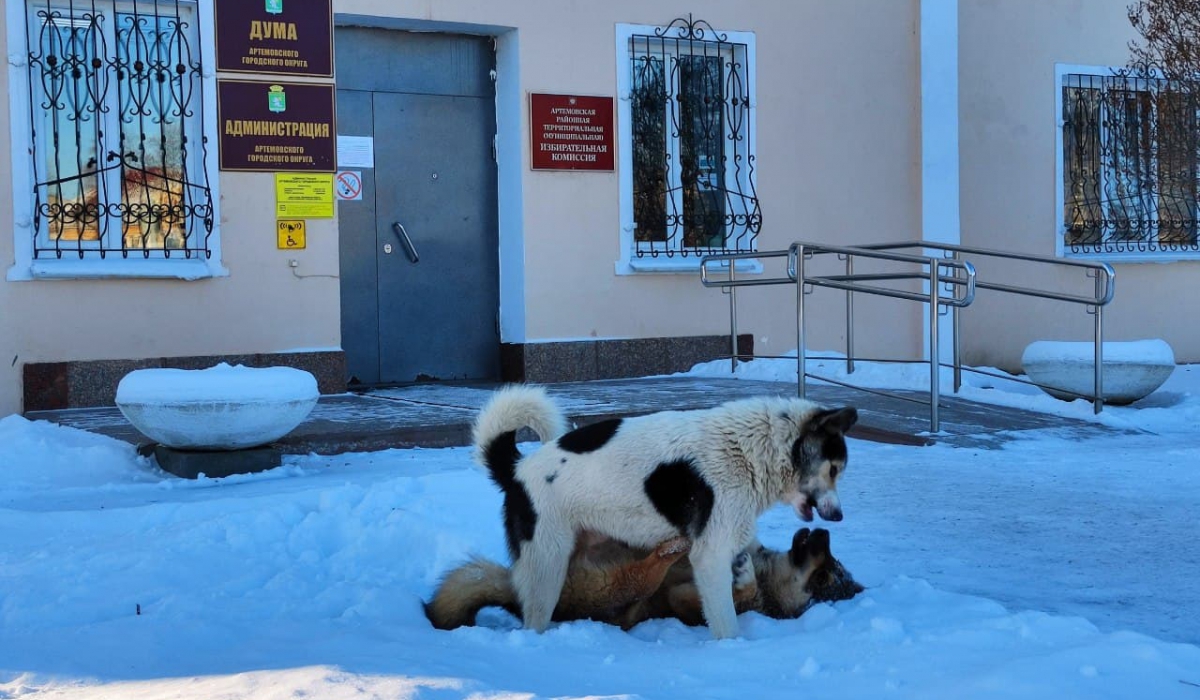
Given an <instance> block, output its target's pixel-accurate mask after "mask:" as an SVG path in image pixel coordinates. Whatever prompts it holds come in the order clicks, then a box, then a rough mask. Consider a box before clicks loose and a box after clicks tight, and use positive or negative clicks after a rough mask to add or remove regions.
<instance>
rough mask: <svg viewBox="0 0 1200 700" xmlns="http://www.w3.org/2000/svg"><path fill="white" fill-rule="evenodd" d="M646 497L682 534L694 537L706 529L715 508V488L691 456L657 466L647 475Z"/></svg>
mask: <svg viewBox="0 0 1200 700" xmlns="http://www.w3.org/2000/svg"><path fill="white" fill-rule="evenodd" d="M645 489H646V496H647V497H649V499H650V502H651V503H652V504H654V507H655V509H656V510H658V512H659V513H660V514H661V515H662V516H663V517H664V518H666V519H667V522H669V523H671V524H672V525H674V526H675V527H677V528H679V531H680V533H682V534H685V535H687V536H689V537H691V538H693V539H695V538H697V537H699V536H700V534H701V533H702V532H704V528H705V527H706V526H707V525H708V519H709V517H710V516H711V515H712V509H713V489H712V486H710V485H709V484H708V482H707V481H705V480H704V477H703V476H701V475H700V472H699V471H697V470H696V465H694V464H693V463H692V461H691V460H689V459H680V460H675V461H674V462H665V463H663V464H660V465H658V466H657V467H656V468H655V469H654V471H653V472H651V473H650V476H648V477H646V483H645Z"/></svg>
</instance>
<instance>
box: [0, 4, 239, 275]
mask: <svg viewBox="0 0 1200 700" xmlns="http://www.w3.org/2000/svg"><path fill="white" fill-rule="evenodd" d="M5 1H6V3H7V4H6V6H5V20H6V27H7V39H8V50H9V61H8V79H9V129H10V137H11V143H12V155H11V158H12V176H13V177H12V188H13V221H12V224H13V226H12V235H13V257H14V263H13V265H12V267H10V268H9V269H8V273H7V279H8V280H9V281H28V280H39V279H102V278H159V279H161V278H167V279H181V280H195V279H204V278H211V277H224V276H228V274H229V271H228V270H227V269H226V268H225V267H224V266H223V265H222V264H221V235H220V224H219V222H220V220H221V216H220V211H219V203H220V192H219V188H218V176H219V173H218V169H217V160H218V159H217V153H216V150H215V149H216V148H217V145H218V143H219V132H218V129H217V108H216V105H217V98H216V97H217V90H216V73H215V71H214V70H213V68H214V65H213V62H214V61H215V58H213V57H215V56H216V42H215V35H214V32H213V29H214V28H213V17H214V14H213V0H184V2H185V3H187V4H189V5H191V6H192V7H193V8H194V12H195V16H196V17H197V22H196V24H197V33H198V37H199V43H200V55H202V56H204V57H207V58H208V62H207V63H206V65H204V66H203V72H202V74H201V80H200V89H201V93H202V100H203V109H204V113H203V114H202V115H201V122H202V123H203V125H204V136H205V138H206V139H207V140H208V148H209V149H210V150H209V153H208V158H207V159H206V162H205V164H204V167H205V173H206V175H207V179H208V183H209V187H210V189H211V192H212V206H213V212H212V215H213V230H212V232H211V234H208V242H207V248H208V250H209V252H210V253H211V256H209V257H207V258H206V257H205V256H203V255H201V256H192V257H191V258H186V257H184V256H183V255H173V256H172V257H170V258H165V257H162V256H161V255H159V256H156V255H151V257H149V258H144V257H142V254H141V253H140V252H137V253H136V254H135V255H130V257H128V258H123V257H121V256H119V255H112V254H110V255H108V256H106V257H105V258H100V257H98V256H87V257H85V258H83V259H80V258H79V257H78V256H76V255H73V254H72V255H69V256H68V255H64V256H63V257H62V258H56V259H47V258H45V257H41V258H36V259H35V258H34V257H33V251H34V240H33V237H34V231H33V226H34V200H33V196H32V192H33V188H34V185H35V182H34V162H33V156H32V151H33V143H32V139H31V134H30V124H29V100H30V99H31V97H30V95H31V93H30V84H29V72H28V62H29V45H28V41H27V37H26V26H27V23H28V22H30V21H31V20H30V19H28V17H29V16H28V15H27V9H26V8H27V5H28V4H29V0H5ZM39 1H40V2H43V3H44V0H39ZM35 9H36V7H35ZM195 148H197V149H198V148H199V144H197V145H196V146H195Z"/></svg>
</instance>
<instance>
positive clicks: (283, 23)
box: [216, 0, 333, 78]
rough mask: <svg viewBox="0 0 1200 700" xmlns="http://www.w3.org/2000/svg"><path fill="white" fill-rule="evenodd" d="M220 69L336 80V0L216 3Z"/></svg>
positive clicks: (221, 0) (227, 0)
mask: <svg viewBox="0 0 1200 700" xmlns="http://www.w3.org/2000/svg"><path fill="white" fill-rule="evenodd" d="M216 13H217V70H219V71H234V72H240V73H282V74H287V75H310V76H318V77H323V78H331V77H333V0H216Z"/></svg>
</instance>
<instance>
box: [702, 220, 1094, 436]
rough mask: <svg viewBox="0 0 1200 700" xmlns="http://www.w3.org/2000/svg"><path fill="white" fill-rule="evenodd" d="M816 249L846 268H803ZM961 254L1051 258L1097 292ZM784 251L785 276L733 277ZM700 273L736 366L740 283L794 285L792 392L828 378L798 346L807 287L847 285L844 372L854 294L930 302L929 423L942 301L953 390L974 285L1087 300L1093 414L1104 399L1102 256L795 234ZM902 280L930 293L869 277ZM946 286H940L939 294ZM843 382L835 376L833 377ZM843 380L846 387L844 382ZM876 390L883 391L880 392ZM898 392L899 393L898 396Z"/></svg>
mask: <svg viewBox="0 0 1200 700" xmlns="http://www.w3.org/2000/svg"><path fill="white" fill-rule="evenodd" d="M907 248H920V249H922V250H932V251H939V252H940V253H941V256H938V255H928V254H910V253H898V252H896V251H898V250H902V249H907ZM817 255H837V256H838V258H839V259H840V260H844V261H845V265H846V272H845V274H839V275H807V274H806V273H805V269H804V268H805V264H804V263H805V261H806V260H810V259H812V258H813V257H815V256H817ZM964 256H980V257H993V258H1001V259H1007V260H1017V261H1023V262H1031V263H1040V264H1046V265H1056V266H1060V267H1069V268H1079V269H1083V270H1085V271H1086V272H1087V274H1088V276H1089V277H1094V278H1095V293H1094V294H1093V295H1092V296H1087V295H1082V294H1067V293H1063V292H1058V291H1055V290H1049V289H1043V288H1036V287H1021V286H1016V285H1012V284H1006V283H1003V282H999V281H987V280H982V279H977V273H976V268H975V265H974V264H973V263H972V262H970V261H969V260H965V259H963V258H964ZM782 257H786V258H787V270H786V272H785V274H784V275H783V276H775V277H758V278H752V279H738V278H737V276H736V261H737V260H746V259H771V258H782ZM855 258H873V259H877V260H885V261H889V262H899V263H908V264H916V265H920V266H922V268H923V269H922V272H920V273H914V272H883V273H869V274H856V273H855V272H854V259H855ZM718 263H719V264H720V269H721V270H723V271H725V272H727V273H728V277H727V278H726V279H716V280H714V279H711V278H710V265H715V264H718ZM700 280H701V283H702V284H703V285H704V286H705V287H719V288H721V289H722V291H723V292H725V293H728V294H729V313H730V316H729V318H730V345H731V348H732V351H731V358H730V359H731V361H732V364H733V368H734V369H736V368H737V362H738V358H739V355H738V352H737V301H736V292H737V288H738V287H749V286H762V285H779V284H794V285H795V286H796V348H797V351H796V383H797V394H798V395H799V396H801V397H803V396H804V395H805V391H806V386H805V377H806V376H812V377H814V378H817V379H824V380H825V381H834V380H831V379H828V378H824V377H818V376H816V375H810V374H808V373H807V372H806V370H805V363H806V351H805V348H804V296H805V294H806V293H807V289H808V288H811V287H828V288H832V289H840V290H843V291H845V292H846V369H847V373H853V372H854V361H855V359H856V358H855V355H854V293H856V292H858V293H865V294H872V295H877V296H886V297H892V298H897V299H907V300H910V301H918V302H921V303H924V304H926V305H927V306H928V308H929V309H930V313H929V365H930V375H929V394H930V401H929V405H930V429H931V431H932V432H937V431H938V429H939V416H938V403H939V398H940V378H939V370H940V368H941V367H942V366H945V365H943V363H942V362H941V361H940V357H939V355H940V353H939V346H940V343H939V335H940V333H939V327H938V317H939V315H940V308H941V307H943V306H945V307H948V308H949V309H950V311H951V313H952V314H953V321H954V323H953V328H952V333H953V354H954V357H953V364H952V367H953V369H954V391H955V392H956V393H957V392H958V390H959V389H961V388H962V371H963V370H964V369H967V371H972V372H974V371H979V372H980V373H983V374H987V373H986V372H982V371H980V370H973V369H970V368H964V367H963V366H962V355H961V345H960V323H959V312H960V310H961V309H963V308H966V307H967V306H969V305H970V304H971V303H972V301H974V299H975V293H976V290H979V289H988V290H992V291H995V292H1000V293H1005V294H1015V295H1019V296H1028V297H1036V298H1041V299H1049V300H1054V301H1062V302H1066V303H1073V304H1080V305H1084V306H1086V307H1088V311H1089V313H1092V314H1093V315H1094V316H1095V326H1094V328H1095V375H1094V393H1093V395H1092V396H1091V397H1090V398H1091V399H1092V403H1093V407H1094V410H1095V412H1096V413H1099V412H1100V411H1101V410H1102V408H1103V404H1104V400H1103V395H1102V389H1103V386H1104V384H1103V371H1102V370H1103V331H1104V321H1103V307H1104V306H1106V305H1108V304H1109V303H1110V302H1111V301H1112V300H1113V297H1114V295H1115V291H1116V286H1115V285H1116V273H1115V271H1114V270H1113V268H1112V266H1111V265H1109V264H1108V263H1105V262H1099V261H1092V260H1064V259H1061V258H1054V257H1048V256H1040V255H1032V254H1028V253H1011V252H1007V251H1000V250H992V249H987V248H976V247H972V246H962V245H957V244H950V243H937V242H932V241H909V242H899V243H875V244H868V245H862V246H835V245H826V244H821V243H811V242H802V241H797V242H795V243H793V244H792V245H791V246H790V247H789V248H788V250H787V251H781V250H777V251H765V252H747V253H726V254H715V255H709V256H705V257H704V258H702V259H701V261H700ZM902 280H921V281H925V282H927V283H928V285H929V286H928V290H929V291H928V293H927V294H926V293H917V292H911V291H907V290H902V289H895V288H888V287H884V286H877V285H873V284H867V283H868V282H870V283H886V282H895V281H902ZM943 292H944V293H943ZM1012 381H1017V382H1021V383H1025V384H1032V385H1035V386H1040V385H1037V384H1036V383H1034V382H1029V381H1023V380H1020V379H1012ZM835 383H839V384H840V383H841V382H835ZM845 386H851V385H849V384H846V385H845ZM880 393H881V392H880ZM898 398H902V397H898Z"/></svg>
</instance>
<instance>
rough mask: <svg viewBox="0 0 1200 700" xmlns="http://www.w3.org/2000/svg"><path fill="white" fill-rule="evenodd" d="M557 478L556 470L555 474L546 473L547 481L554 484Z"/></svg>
mask: <svg viewBox="0 0 1200 700" xmlns="http://www.w3.org/2000/svg"><path fill="white" fill-rule="evenodd" d="M557 478H558V472H554V473H553V474H547V475H546V483H547V484H553V483H554V480H555V479H557Z"/></svg>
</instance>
